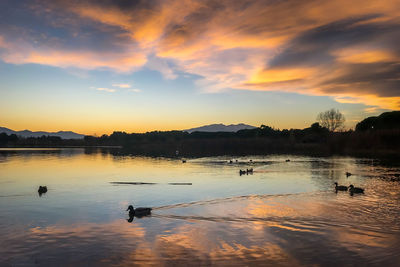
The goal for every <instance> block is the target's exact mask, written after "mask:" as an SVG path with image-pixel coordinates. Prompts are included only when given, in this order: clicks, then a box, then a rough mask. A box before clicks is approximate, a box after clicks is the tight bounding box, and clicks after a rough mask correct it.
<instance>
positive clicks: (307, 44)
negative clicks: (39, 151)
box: [0, 0, 400, 109]
mask: <svg viewBox="0 0 400 267" xmlns="http://www.w3.org/2000/svg"><path fill="white" fill-rule="evenodd" d="M46 5H48V6H51V7H52V8H53V9H51V8H47V9H45V10H43V8H42V7H41V6H40V5H39V6H40V7H39V6H38V7H36V9H34V10H35V12H37V14H38V16H39V15H43V14H46V15H48V13H49V12H50V13H51V12H60V14H62V15H63V16H65V17H67V18H65V19H64V20H62V21H61V19H60V21H59V20H58V17H60V16H57V17H56V18H53V20H54V21H53V20H51V23H50V24H51V25H52V26H54V25H56V26H57V27H65V28H68V26H69V25H71V26H72V25H73V27H72V28H73V29H68V30H71V31H72V30H73V31H74V34H73V36H74V37H76V42H77V43H78V42H79V41H80V39H79V38H83V39H84V40H86V39H85V38H88V37H87V36H90V33H86V32H83V33H82V32H80V31H79V29H80V27H82V28H85V27H88V25H90V26H91V27H94V28H96V30H97V31H99V32H101V34H105V35H107V34H109V38H107V40H110V43H111V44H110V47H107V49H105V50H98V51H96V49H91V47H87V48H86V49H82V48H79V49H74V48H73V47H68V45H66V44H64V42H63V40H62V38H61V40H58V38H59V37H55V39H56V40H57V42H56V43H57V46H55V47H53V46H51V45H45V42H42V43H37V44H35V45H30V43H29V41H25V45H24V46H25V47H24V48H25V49H20V48H18V49H17V48H15V47H14V46H10V45H9V43H10V42H11V41H9V42H8V43H7V42H6V41H7V37H4V38H0V47H2V48H5V50H6V52H5V53H4V52H3V53H2V54H1V55H0V57H1V58H2V59H3V60H4V61H5V62H7V63H14V64H24V63H36V64H46V65H51V66H56V67H78V68H83V69H90V70H91V69H98V68H100V69H110V70H114V71H117V72H132V71H135V70H138V69H140V68H141V67H143V66H146V67H148V68H150V69H154V70H157V71H159V72H161V73H162V74H163V75H164V77H165V78H168V79H174V78H176V77H177V76H178V74H177V73H178V71H180V72H187V73H191V74H195V75H196V76H198V77H202V78H200V79H199V80H198V81H197V82H196V84H197V85H198V86H200V87H201V88H202V89H203V90H204V91H207V92H219V91H221V90H226V89H231V88H235V89H242V90H266V91H271V90H277V91H282V90H283V91H289V92H296V93H300V94H313V95H328V96H332V97H334V98H335V99H339V101H340V99H344V98H342V96H343V97H346V96H348V97H352V98H354V99H356V100H355V101H361V102H362V103H366V104H373V105H379V106H380V107H384V108H391V109H392V108H398V107H399V104H398V100H397V98H396V97H397V95H396V93H395V92H394V89H393V88H395V87H396V86H397V84H396V83H395V82H393V81H388V80H387V79H384V78H383V76H384V75H383V73H382V72H383V71H384V69H385V71H386V75H387V76H390V75H392V76H393V75H394V74H393V73H395V67H393V66H389V67H385V66H382V65H380V68H379V70H377V71H378V72H379V77H380V78H379V79H380V80H377V81H375V82H371V81H368V82H365V77H363V79H360V81H355V80H354V81H351V82H347V83H346V82H344V80H345V79H344V78H346V79H347V80H348V77H347V76H351V74H353V73H352V71H351V66H350V65H351V64H376V63H387V62H392V63H393V62H394V63H396V62H397V63H398V62H399V58H400V57H399V51H398V50H397V48H396V47H395V46H394V45H393V43H396V40H397V41H398V39H399V31H398V25H399V24H400V18H399V15H398V14H400V5H398V3H397V2H396V1H373V0H367V1H361V0H355V1H352V2H351V3H349V2H348V1H345V0H335V1H322V0H321V1H318V0H317V1H295V0H289V1H273V2H271V3H268V4H266V2H265V1H261V0H260V1H257V0H256V1H249V2H246V4H244V3H241V2H240V1H239V2H236V1H234V2H232V1H213V0H211V1H206V2H203V1H196V0H184V1H177V0H170V1H155V2H151V3H147V2H146V3H144V2H143V3H142V2H140V3H135V4H133V3H127V4H126V6H123V7H121V6H120V5H118V4H117V3H113V2H110V3H108V4H107V2H104V1H101V2H98V1H90V0H88V1H65V0H57V1H54V2H52V3H47V4H46ZM46 12H47V13H46ZM57 14H58V13H57ZM43 17H44V18H46V16H43ZM61 17H62V16H61ZM72 18H76V20H74V19H72ZM72 21H73V22H72ZM79 22H81V23H79ZM91 23H92V24H91ZM49 35H51V33H49ZM35 38H38V37H37V36H35ZM33 39H34V38H33ZM46 40H47V39H46ZM64 41H65V40H64ZM26 44H29V45H26ZM49 47H50V49H49ZM360 47H361V50H360ZM21 51H23V52H21ZM104 51H107V52H104ZM168 62H172V63H173V64H168ZM171 65H173V67H171ZM375 67H377V65H376V66H375ZM333 74H337V75H336V76H334V75H333ZM339 74H340V75H341V76H339ZM346 75H347V76H346ZM344 76H346V77H344ZM353 76H354V77H358V76H357V75H353ZM371 76H373V75H371ZM392 78H393V79H397V78H398V77H392ZM329 79H331V80H335V81H334V82H333V84H332V81H331V80H329ZM338 79H339V80H340V81H338ZM393 79H392V80H393ZM327 83H328V84H327ZM355 84H358V86H356V87H355V86H354V85H355ZM364 101H366V102H364Z"/></svg>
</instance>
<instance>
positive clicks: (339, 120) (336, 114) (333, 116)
mask: <svg viewBox="0 0 400 267" xmlns="http://www.w3.org/2000/svg"><path fill="white" fill-rule="evenodd" d="M345 120H346V119H345V117H344V115H343V114H342V113H341V112H340V111H339V110H338V109H333V108H332V109H330V110H327V111H325V112H321V113H319V114H318V116H317V121H318V122H319V124H320V125H321V126H322V127H325V128H327V129H328V130H329V131H331V132H334V131H336V130H338V129H341V128H342V127H343V126H344V122H345Z"/></svg>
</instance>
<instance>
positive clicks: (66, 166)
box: [0, 148, 400, 266]
mask: <svg viewBox="0 0 400 267" xmlns="http://www.w3.org/2000/svg"><path fill="white" fill-rule="evenodd" d="M287 159H290V161H289V162H287V161H286V160H287ZM230 160H232V163H230ZM250 168H253V170H254V171H253V174H248V175H247V174H245V175H239V170H240V169H242V170H243V169H250ZM346 172H350V173H352V175H351V176H349V177H346ZM399 174H400V168H399V166H395V165H390V164H389V165H388V164H383V163H382V162H379V161H376V160H371V159H357V158H351V157H329V158H316V157H304V156H291V155H290V156H289V155H281V156H278V155H273V156H254V157H250V156H248V157H229V156H225V157H206V158H195V159H190V158H189V159H187V161H186V163H183V162H182V160H181V159H168V158H149V157H139V156H129V155H121V154H119V153H118V151H117V150H111V151H109V150H104V149H103V150H98V151H87V150H85V149H78V148H77V149H1V150H0V236H1V246H0V266H31V265H34V266H55V265H57V266H77V265H78V266H79V265H86V266H87V265H89V266H109V265H113V266H125V265H150V266H151V265H156V266H163V265H164V266H169V265H178V266H179V265H196V266H204V265H226V266H232V265H233V266H234V265H237V266H244V265H252V266H254V265H263V266H268V265H271V266H310V265H317V266H318V265H321V266H347V265H348V266H354V265H370V266H399V262H400V183H399V181H398V176H399ZM112 182H125V183H137V184H118V183H117V184H115V183H112ZM334 182H338V183H339V184H342V185H349V184H354V185H355V186H357V187H362V188H364V189H365V193H364V194H354V195H350V194H349V192H340V191H339V192H335V190H334V185H333V183H334ZM40 185H46V186H47V188H48V192H47V193H45V194H42V195H41V196H39V194H38V192H37V190H38V187H39V186H40ZM128 205H134V206H135V207H152V208H153V211H152V215H151V216H148V217H143V218H136V217H135V218H129V216H128V212H127V211H126V209H127V207H128ZM132 219H133V220H132Z"/></svg>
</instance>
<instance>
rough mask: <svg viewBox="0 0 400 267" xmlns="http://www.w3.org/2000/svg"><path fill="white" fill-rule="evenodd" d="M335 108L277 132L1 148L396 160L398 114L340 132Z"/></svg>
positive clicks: (11, 142) (19, 142)
mask: <svg viewBox="0 0 400 267" xmlns="http://www.w3.org/2000/svg"><path fill="white" fill-rule="evenodd" d="M338 113H340V112H339V111H337V110H329V111H326V114H323V113H321V114H322V115H321V114H319V115H318V117H317V120H318V122H316V123H313V124H312V125H311V126H310V127H307V128H304V129H283V130H280V129H275V128H272V127H270V126H266V125H261V126H260V127H258V128H255V129H246V130H240V131H237V132H193V133H188V132H183V131H153V132H147V133H125V132H113V133H112V134H110V135H102V136H100V137H94V136H85V137H84V139H81V140H76V139H75V140H73V139H71V140H65V139H61V138H60V137H53V136H42V137H38V138H33V137H30V138H22V137H18V136H16V135H7V134H5V133H2V134H0V146H3V147H5V146H9V147H12V146H15V147H17V146H30V147H39V146H42V147H58V146H60V147H65V146H85V147H99V146H120V147H121V148H122V149H121V153H127V154H139V155H149V156H171V157H172V156H184V157H189V156H208V155H249V154H253V155H254V154H269V153H295V154H296V153H298V154H308V155H335V154H338V155H357V156H398V155H399V154H400V138H399V137H400V111H394V112H386V113H383V114H381V115H380V116H377V117H370V118H367V119H365V120H363V121H361V122H360V123H358V124H357V126H356V128H355V131H353V130H348V131H344V130H341V131H338V130H340V129H342V127H343V123H344V116H343V115H340V114H338Z"/></svg>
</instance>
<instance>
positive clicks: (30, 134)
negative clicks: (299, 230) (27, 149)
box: [0, 127, 85, 139]
mask: <svg viewBox="0 0 400 267" xmlns="http://www.w3.org/2000/svg"><path fill="white" fill-rule="evenodd" d="M0 133H6V134H8V135H10V134H16V135H18V136H22V137H41V136H43V135H48V136H58V137H61V138H62V139H82V138H83V137H84V136H85V135H83V134H77V133H74V132H71V131H59V132H42V131H40V132H32V131H29V130H23V131H14V130H11V129H8V128H5V127H0Z"/></svg>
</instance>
